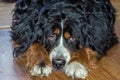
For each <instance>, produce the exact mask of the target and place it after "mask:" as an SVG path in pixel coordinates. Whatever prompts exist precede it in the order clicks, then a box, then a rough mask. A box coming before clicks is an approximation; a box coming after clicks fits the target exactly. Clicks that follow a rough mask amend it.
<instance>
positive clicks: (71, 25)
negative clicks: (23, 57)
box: [12, 0, 114, 69]
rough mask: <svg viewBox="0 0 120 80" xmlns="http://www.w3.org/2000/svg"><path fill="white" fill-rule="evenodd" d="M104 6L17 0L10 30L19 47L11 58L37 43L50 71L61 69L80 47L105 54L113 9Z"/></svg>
mask: <svg viewBox="0 0 120 80" xmlns="http://www.w3.org/2000/svg"><path fill="white" fill-rule="evenodd" d="M93 3H94V5H93ZM106 4H107V3H105V4H102V1H98V2H97V1H96V0H93V1H89V0H87V1H84V0H81V1H80V0H76V1H75V0H26V1H24V0H19V1H18V2H17V3H16V7H15V11H14V15H13V27H12V30H13V34H14V36H13V39H14V40H15V41H16V42H17V43H18V44H19V45H20V46H19V47H17V48H15V50H14V53H15V56H17V55H18V54H20V53H23V52H24V51H26V50H27V49H28V48H29V47H30V46H31V45H32V44H33V43H34V42H38V43H40V44H42V45H43V46H44V48H45V49H46V51H47V52H48V55H49V56H50V60H51V62H52V64H53V67H54V68H56V69H63V68H64V66H65V65H66V64H67V63H69V61H70V60H71V57H72V56H73V55H74V54H75V53H77V52H78V51H79V50H81V48H83V47H86V48H91V49H92V50H95V51H97V52H99V53H100V54H103V53H105V52H106V51H107V49H108V48H110V47H111V45H112V44H110V43H111V39H113V38H111V37H109V32H110V34H111V32H112V31H109V26H110V27H112V26H113V23H114V14H113V13H114V9H112V7H111V6H110V5H108V6H109V7H106V6H105V5H106ZM98 5H99V6H98ZM101 5H102V7H103V9H102V8H101ZM109 8H111V10H109ZM109 13H110V14H109ZM105 21H107V22H105ZM108 23H110V24H111V25H108ZM111 30H112V28H111ZM106 32H107V34H106ZM104 34H106V35H104ZM112 36H114V34H112ZM107 40H109V41H107ZM112 43H113V42H112ZM102 44H104V46H103V45H102ZM113 44H114V43H113Z"/></svg>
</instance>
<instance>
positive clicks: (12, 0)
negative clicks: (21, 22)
mask: <svg viewBox="0 0 120 80" xmlns="http://www.w3.org/2000/svg"><path fill="white" fill-rule="evenodd" d="M15 1H16V0H0V2H15Z"/></svg>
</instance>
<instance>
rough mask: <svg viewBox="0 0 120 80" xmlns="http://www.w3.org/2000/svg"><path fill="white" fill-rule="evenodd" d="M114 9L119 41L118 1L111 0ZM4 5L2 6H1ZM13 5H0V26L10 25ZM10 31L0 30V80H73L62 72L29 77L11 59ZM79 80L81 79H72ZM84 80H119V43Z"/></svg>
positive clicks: (119, 2)
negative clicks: (41, 76) (43, 76)
mask: <svg viewBox="0 0 120 80" xmlns="http://www.w3.org/2000/svg"><path fill="white" fill-rule="evenodd" d="M111 1H112V4H113V5H114V7H115V8H116V11H117V13H116V17H117V19H116V23H115V32H116V34H117V36H118V38H119V41H120V0H111ZM3 4H4V5H3ZM13 5H14V4H6V3H0V26H1V27H2V28H3V27H4V26H6V25H10V22H11V15H10V9H11V10H12V8H13ZM9 31H10V29H0V80H73V79H72V78H70V77H67V76H65V75H64V73H62V72H53V73H52V74H51V75H50V76H49V77H47V78H46V77H45V78H36V77H31V76H30V75H29V73H28V72H27V71H26V69H25V68H24V66H23V65H22V64H23V62H22V61H21V62H19V61H18V62H15V60H14V59H13V57H12V50H13V49H12V42H11V38H10V34H9ZM74 80H81V79H74ZM86 80H120V43H119V44H117V45H115V46H114V47H112V48H111V49H110V50H109V51H108V55H107V56H105V57H104V58H103V59H102V60H101V61H100V62H99V64H98V67H97V68H95V69H92V70H91V72H90V73H89V76H88V77H87V79H86Z"/></svg>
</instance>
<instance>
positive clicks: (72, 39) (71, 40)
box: [68, 37, 76, 42]
mask: <svg viewBox="0 0 120 80" xmlns="http://www.w3.org/2000/svg"><path fill="white" fill-rule="evenodd" d="M75 40H76V39H75V38H74V37H70V38H69V40H68V41H69V42H74V41H75Z"/></svg>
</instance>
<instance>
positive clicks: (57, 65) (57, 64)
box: [52, 59, 66, 70]
mask: <svg viewBox="0 0 120 80" xmlns="http://www.w3.org/2000/svg"><path fill="white" fill-rule="evenodd" d="M65 63H66V61H65V60H64V59H53V60H52V65H53V68H54V69H57V70H61V69H63V67H64V66H65Z"/></svg>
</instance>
